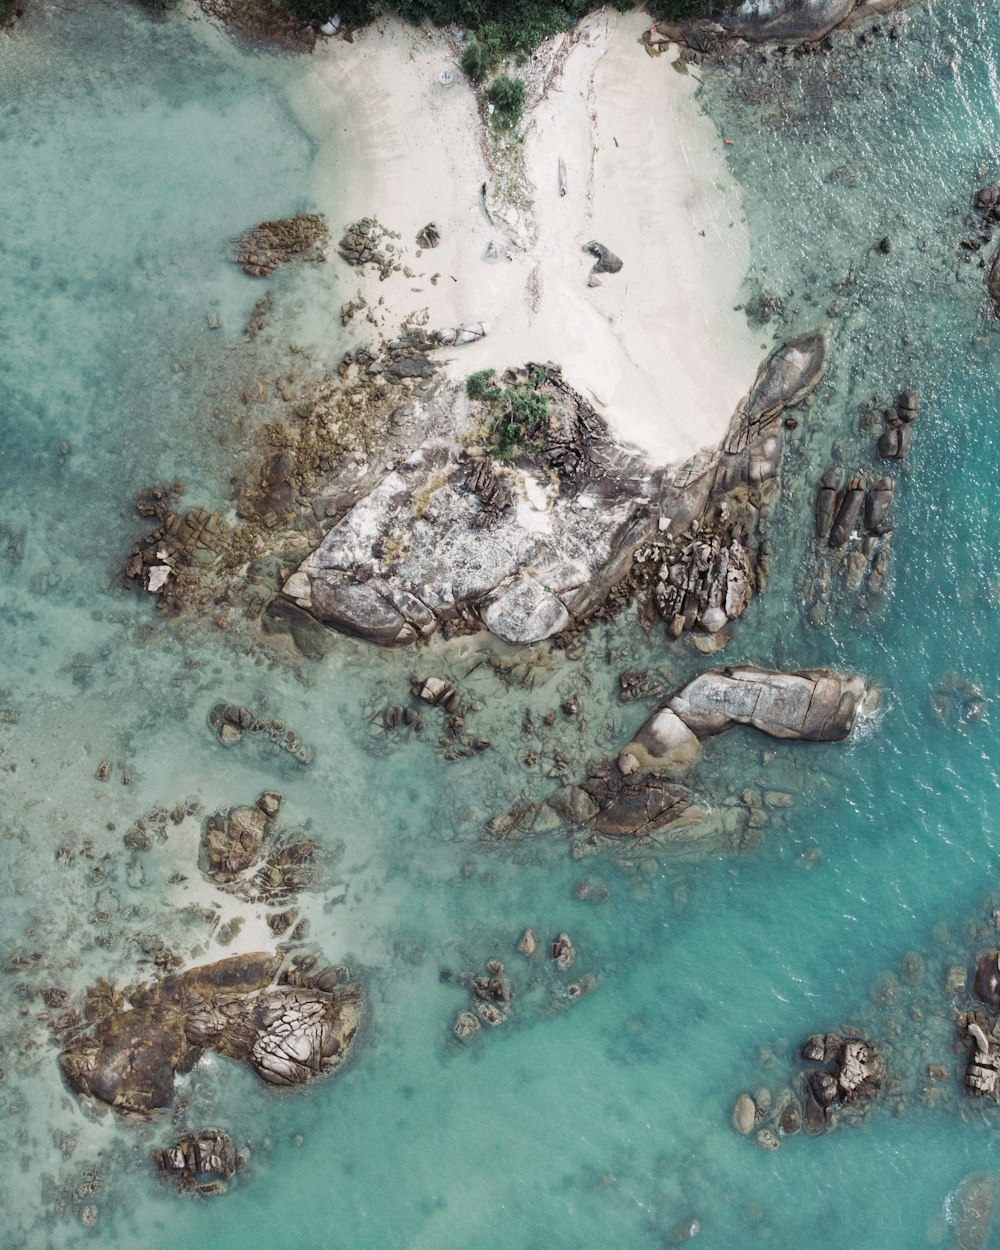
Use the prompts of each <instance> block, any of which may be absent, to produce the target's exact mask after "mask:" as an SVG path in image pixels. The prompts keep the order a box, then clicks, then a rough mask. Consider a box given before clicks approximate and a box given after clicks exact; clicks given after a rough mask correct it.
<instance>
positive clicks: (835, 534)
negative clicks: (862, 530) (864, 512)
mask: <svg viewBox="0 0 1000 1250" xmlns="http://www.w3.org/2000/svg"><path fill="white" fill-rule="evenodd" d="M864 502H865V484H864V481H863V479H862V478H861V477H860V476H859V475H858V474H855V475H854V477H852V478H851V480H850V481H849V482H848V484H847V490H845V491H844V498H843V500H842V501H841V504H840V508H839V509H838V510H837V519H836V520H835V521H834V523H833V529H832V530H831V531H830V539H829V542H830V546H831V547H843V545H844V543H846V542H847V540H848V538H850V536H851V534H852V533H853V531H854V527H855V526H856V525H857V523H858V519H859V518H860V516H861V509H862V507H863V506H864Z"/></svg>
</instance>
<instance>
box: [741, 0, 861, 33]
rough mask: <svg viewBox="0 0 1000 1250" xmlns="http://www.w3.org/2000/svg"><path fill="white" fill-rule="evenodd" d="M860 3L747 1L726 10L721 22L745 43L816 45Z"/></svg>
mask: <svg viewBox="0 0 1000 1250" xmlns="http://www.w3.org/2000/svg"><path fill="white" fill-rule="evenodd" d="M858 3H859V0H743V3H742V4H739V5H737V6H736V7H735V8H725V9H723V10H722V11H721V13H720V15H719V22H720V24H721V25H722V26H724V27H725V28H726V30H727V31H729V32H730V33H731V34H733V35H738V36H740V37H741V38H743V39H752V40H754V41H761V42H763V41H765V40H771V39H775V40H787V41H788V42H789V43H805V42H813V41H815V40H817V39H822V38H823V36H824V35H826V34H829V32H830V31H831V30H833V28H834V27H835V26H839V25H840V24H841V22H843V21H845V20H846V19H847V18H848V17H849V16H850V14H851V12H852V10H853V9H854V8H855V7H856V6H857V5H858Z"/></svg>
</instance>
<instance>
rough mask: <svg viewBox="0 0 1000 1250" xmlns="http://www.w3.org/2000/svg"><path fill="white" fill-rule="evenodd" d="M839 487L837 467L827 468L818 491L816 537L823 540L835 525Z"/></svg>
mask: <svg viewBox="0 0 1000 1250" xmlns="http://www.w3.org/2000/svg"><path fill="white" fill-rule="evenodd" d="M839 489H840V482H839V475H838V474H837V471H836V469H827V471H826V472H825V473H824V474H823V476H822V478H820V483H819V489H818V490H817V492H816V537H817V538H818V539H820V540H821V541H822V540H823V539H824V538H826V537H827V535H828V534H829V533H830V530H831V529H832V527H833V520H834V517H835V516H836V513H837V493H838V491H839Z"/></svg>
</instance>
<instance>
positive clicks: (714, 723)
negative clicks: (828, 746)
mask: <svg viewBox="0 0 1000 1250" xmlns="http://www.w3.org/2000/svg"><path fill="white" fill-rule="evenodd" d="M864 696H865V683H864V680H863V678H861V677H856V676H851V677H841V676H840V675H838V674H837V673H834V672H832V671H831V670H829V669H803V670H801V671H799V672H794V673H777V672H772V671H770V670H768V669H761V668H754V667H751V666H745V667H737V668H727V669H724V670H722V671H721V672H707V673H702V674H701V676H700V677H696V678H694V680H693V681H691V682H689V683H688V684H687V685H686V686H685V687H683V689H681V690H680V691H678V693H677V694H675V695H674V696H673V698H671V699H670V700H669V701H668V702H667V704H666V706H667V708H669V710H670V711H672V712H673V713H674V714H675V715H676V716H678V717H679V718H680V720H682V721H683V722H684V724H685V725H687V727H688V728H689V729H690V730H692V732H693V733H694V734H696V735H697V736H698V737H699V738H705V737H709V736H711V735H714V734H718V733H723V732H724V731H725V730H727V729H729V728H731V727H732V726H733V725H734V724H742V725H752V726H753V727H754V728H755V729H759V730H761V732H763V733H766V734H769V735H770V736H771V737H774V738H791V739H799V740H803V741H809V742H840V741H843V739H845V738H847V737H848V736H849V735H850V733H851V730H852V729H853V728H854V722H855V719H856V717H857V713H858V710H859V708H860V706H861V701H862V699H863V698H864Z"/></svg>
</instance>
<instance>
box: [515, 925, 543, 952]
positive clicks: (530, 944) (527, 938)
mask: <svg viewBox="0 0 1000 1250" xmlns="http://www.w3.org/2000/svg"><path fill="white" fill-rule="evenodd" d="M517 949H518V950H519V951H520V952H521V954H522V955H523V956H524V957H525V958H526V959H530V958H531V956H532V955H533V954H534V953H535V951H536V950H537V949H538V941H537V939H536V937H535V935H534V933H533V932H532V930H531V929H525V931H524V932H523V933H522V934H521V939H520V941H519V942H518V944H517Z"/></svg>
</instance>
